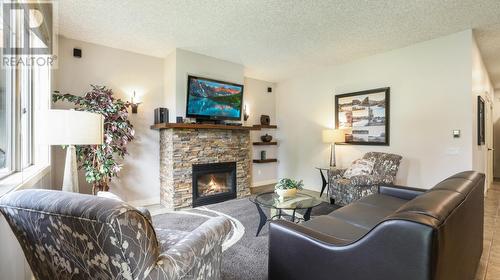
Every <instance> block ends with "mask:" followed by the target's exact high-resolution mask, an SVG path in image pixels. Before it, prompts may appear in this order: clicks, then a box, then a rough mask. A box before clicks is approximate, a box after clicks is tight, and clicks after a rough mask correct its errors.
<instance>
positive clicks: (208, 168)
mask: <svg viewBox="0 0 500 280" xmlns="http://www.w3.org/2000/svg"><path fill="white" fill-rule="evenodd" d="M233 198H236V163H235V162H223V163H209V164H195V165H193V206H194V207H196V206H201V205H207V204H212V203H217V202H222V201H225V200H228V199H233Z"/></svg>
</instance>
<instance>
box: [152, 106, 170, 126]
mask: <svg viewBox="0 0 500 280" xmlns="http://www.w3.org/2000/svg"><path fill="white" fill-rule="evenodd" d="M157 123H168V109H167V108H162V107H160V108H156V109H155V124H157Z"/></svg>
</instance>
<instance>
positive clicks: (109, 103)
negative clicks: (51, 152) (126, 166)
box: [52, 85, 134, 194]
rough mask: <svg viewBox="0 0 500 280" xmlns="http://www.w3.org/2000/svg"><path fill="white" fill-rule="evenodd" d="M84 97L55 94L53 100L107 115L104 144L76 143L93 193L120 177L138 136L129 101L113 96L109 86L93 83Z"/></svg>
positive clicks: (77, 153) (77, 151)
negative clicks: (122, 163) (133, 124)
mask: <svg viewBox="0 0 500 280" xmlns="http://www.w3.org/2000/svg"><path fill="white" fill-rule="evenodd" d="M91 87H92V89H91V90H90V91H89V92H87V93H86V94H85V95H83V96H77V95H73V94H60V93H59V92H56V93H54V94H53V95H52V101H53V102H54V103H55V102H58V101H68V102H71V103H73V104H74V105H76V107H75V110H78V111H88V112H93V113H99V114H101V115H103V117H104V139H103V140H104V141H103V144H102V145H87V146H76V157H77V162H78V167H79V168H80V169H83V170H84V171H85V180H86V181H87V182H88V183H89V184H92V193H93V194H96V193H97V191H107V190H109V183H110V181H111V179H112V178H113V177H115V176H117V174H118V172H119V171H120V170H121V168H122V165H121V164H120V163H119V161H120V160H121V159H123V158H124V157H125V155H126V154H127V144H128V143H129V142H130V141H132V140H133V139H134V128H133V126H132V124H131V123H130V121H129V120H128V111H127V108H128V107H129V106H130V103H129V102H123V101H122V100H120V99H115V98H114V97H113V91H112V90H111V89H109V88H107V87H105V86H96V85H91Z"/></svg>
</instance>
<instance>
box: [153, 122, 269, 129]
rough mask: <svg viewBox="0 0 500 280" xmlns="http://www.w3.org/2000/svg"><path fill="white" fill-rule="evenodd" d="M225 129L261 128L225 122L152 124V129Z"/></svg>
mask: <svg viewBox="0 0 500 280" xmlns="http://www.w3.org/2000/svg"><path fill="white" fill-rule="evenodd" d="M168 128H177V129H223V130H259V128H258V127H256V126H244V125H225V124H200V123H158V124H154V125H152V126H151V129H155V130H159V129H168Z"/></svg>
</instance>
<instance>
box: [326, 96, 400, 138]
mask: <svg viewBox="0 0 500 280" xmlns="http://www.w3.org/2000/svg"><path fill="white" fill-rule="evenodd" d="M389 97H390V88H389V87H385V88H378V89H371V90H365V91H359V92H352V93H346V94H339V95H335V116H336V118H335V126H336V127H337V128H339V129H345V131H346V141H345V143H344V144H351V145H379V146H389V111H390V108H389V105H390V103H389V99H390V98H389ZM339 144H341V143H339Z"/></svg>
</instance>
